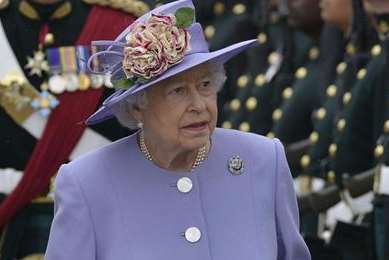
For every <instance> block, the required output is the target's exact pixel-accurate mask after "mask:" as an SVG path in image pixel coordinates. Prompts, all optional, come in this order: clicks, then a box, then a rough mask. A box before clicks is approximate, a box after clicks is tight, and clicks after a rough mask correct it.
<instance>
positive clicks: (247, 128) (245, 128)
mask: <svg viewBox="0 0 389 260" xmlns="http://www.w3.org/2000/svg"><path fill="white" fill-rule="evenodd" d="M250 128H251V127H250V124H249V123H247V122H242V123H241V124H240V125H239V130H240V131H243V132H250Z"/></svg>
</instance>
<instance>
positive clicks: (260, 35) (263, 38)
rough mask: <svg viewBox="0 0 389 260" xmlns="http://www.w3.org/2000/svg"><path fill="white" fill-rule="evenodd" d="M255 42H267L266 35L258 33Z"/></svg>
mask: <svg viewBox="0 0 389 260" xmlns="http://www.w3.org/2000/svg"><path fill="white" fill-rule="evenodd" d="M257 40H258V42H259V43H260V44H264V43H266V42H267V35H266V34H265V33H259V34H258V36H257Z"/></svg>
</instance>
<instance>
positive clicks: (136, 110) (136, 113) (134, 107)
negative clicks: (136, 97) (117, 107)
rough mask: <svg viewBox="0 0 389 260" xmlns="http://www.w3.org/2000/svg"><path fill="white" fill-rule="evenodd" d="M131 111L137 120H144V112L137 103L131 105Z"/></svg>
mask: <svg viewBox="0 0 389 260" xmlns="http://www.w3.org/2000/svg"><path fill="white" fill-rule="evenodd" d="M130 113H131V115H132V117H134V118H135V120H136V121H138V122H143V113H142V110H141V109H140V107H139V106H138V105H137V104H132V105H131V109H130Z"/></svg>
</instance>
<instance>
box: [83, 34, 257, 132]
mask: <svg viewBox="0 0 389 260" xmlns="http://www.w3.org/2000/svg"><path fill="white" fill-rule="evenodd" d="M255 42H256V40H248V41H243V42H239V43H236V44H233V45H231V46H228V47H225V48H223V49H220V50H217V51H213V52H206V53H194V54H190V55H187V56H185V58H184V60H183V61H182V62H180V63H179V64H177V65H175V66H173V67H171V68H170V69H168V70H167V71H166V72H164V73H163V74H162V75H161V76H159V77H157V78H155V79H153V80H151V81H149V82H147V83H145V84H140V85H137V86H134V87H132V88H131V89H127V90H123V89H120V90H117V91H116V92H115V93H114V94H112V95H111V96H110V97H108V98H107V99H106V100H105V101H104V103H103V105H102V106H101V107H100V108H99V109H98V110H97V111H96V112H95V113H94V114H93V115H91V116H90V117H89V118H88V119H87V120H86V124H87V125H94V124H98V123H100V122H103V121H105V120H107V119H110V118H112V117H113V116H114V115H113V113H112V109H111V108H112V107H113V106H114V105H115V104H117V103H118V102H120V101H122V100H124V99H125V98H127V97H129V96H131V95H133V94H135V93H137V92H139V91H142V90H144V89H146V88H148V87H150V86H152V85H154V84H156V83H158V82H161V81H162V80H165V79H168V78H170V77H172V76H174V75H177V74H179V73H181V72H184V71H186V70H188V69H190V68H193V67H195V66H197V65H201V64H203V63H205V62H210V61H212V62H215V63H219V64H224V63H225V62H227V61H228V60H229V59H231V58H232V57H234V56H235V55H237V54H239V53H240V52H242V51H244V50H245V49H247V48H248V47H249V46H250V45H252V44H254V43H255Z"/></svg>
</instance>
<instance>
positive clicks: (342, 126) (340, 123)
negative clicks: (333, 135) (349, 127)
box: [336, 118, 346, 132]
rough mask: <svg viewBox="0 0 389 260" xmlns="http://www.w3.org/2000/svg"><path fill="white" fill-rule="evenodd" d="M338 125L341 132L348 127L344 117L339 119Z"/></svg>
mask: <svg viewBox="0 0 389 260" xmlns="http://www.w3.org/2000/svg"><path fill="white" fill-rule="evenodd" d="M336 127H337V128H338V131H339V132H341V131H343V129H344V128H345V127H346V120H345V119H344V118H342V119H339V121H338V123H337V124H336Z"/></svg>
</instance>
